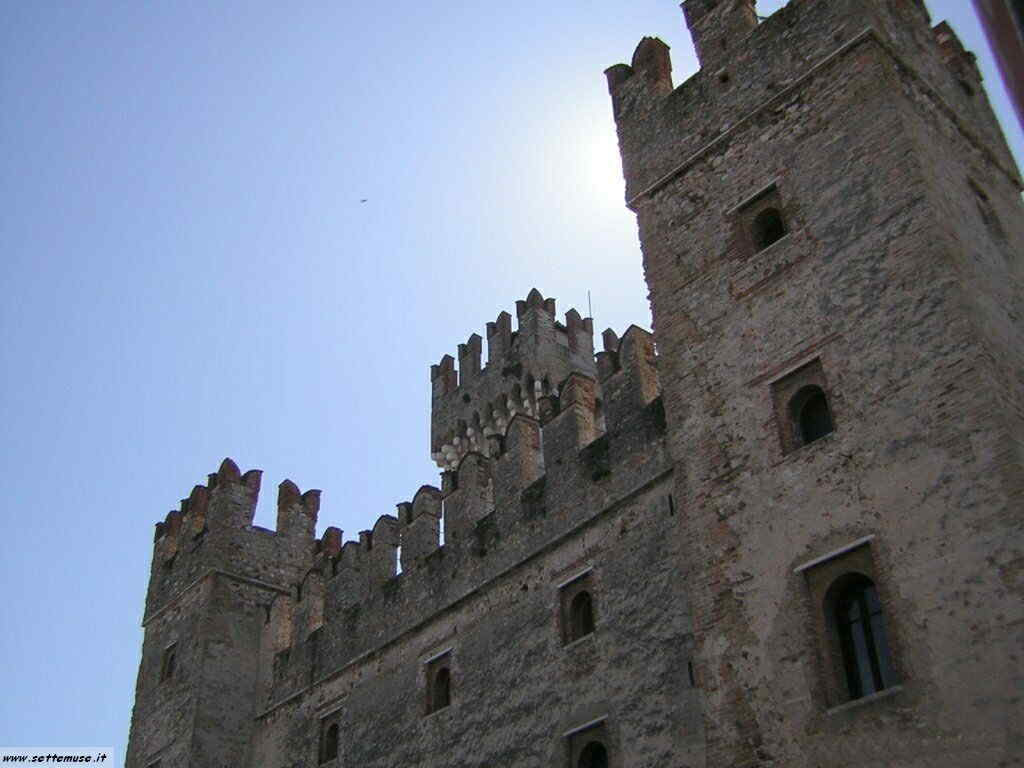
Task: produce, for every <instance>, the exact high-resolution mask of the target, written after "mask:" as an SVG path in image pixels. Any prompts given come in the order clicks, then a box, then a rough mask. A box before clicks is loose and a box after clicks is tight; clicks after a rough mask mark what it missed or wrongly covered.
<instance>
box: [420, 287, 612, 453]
mask: <svg viewBox="0 0 1024 768" xmlns="http://www.w3.org/2000/svg"><path fill="white" fill-rule="evenodd" d="M516 318H517V321H518V328H517V330H516V331H513V330H512V317H511V315H509V313H508V312H502V313H500V314H499V315H498V317H497V319H495V321H494V322H491V323H487V365H486V366H481V359H480V358H481V352H482V341H483V340H482V339H481V337H480V336H479V335H478V334H476V333H474V334H473V335H471V336H470V337H469V339H468V340H467V341H466V343H465V344H460V345H459V348H458V359H459V367H458V371H456V369H455V359H454V358H453V357H452V356H451V355H445V356H444V357H442V358H441V361H440V363H438V364H437V365H433V366H431V369H430V379H431V383H432V390H433V398H432V408H431V419H430V455H431V458H432V459H433V460H434V461H435V462H436V463H437V465H438V466H439V467H441V468H443V469H449V470H451V469H454V468H455V467H456V466H457V465H458V463H459V462H460V461H461V459H462V457H463V456H465V455H466V454H467V453H469V452H471V451H476V452H478V453H481V454H482V455H484V456H487V455H490V453H491V450H492V449H491V448H490V446H489V438H492V437H497V436H500V435H503V434H504V432H505V429H506V427H507V426H508V424H509V422H510V421H511V419H512V417H513V416H515V415H516V414H517V413H525V414H527V415H530V416H537V415H539V410H538V409H539V407H540V406H539V401H540V400H541V399H542V398H544V397H548V396H557V394H558V388H559V387H560V386H561V384H562V382H563V381H564V380H565V378H566V377H567V376H568V375H569V374H570V373H583V374H585V375H587V376H591V377H594V376H596V375H597V369H596V367H595V364H594V325H593V321H592V320H591V319H590V318H589V317H588V318H583V317H581V316H580V314H579V312H577V311H576V310H575V309H570V310H569V311H568V312H567V313H566V315H565V322H564V323H561V322H559V321H558V320H557V319H556V314H555V300H554V299H553V298H547V299H545V298H544V296H543V295H541V293H540V291H538V290H537V289H536V288H534V289H533V290H532V291H530V293H529V295H528V296H527V297H526V299H525V300H520V301H517V302H516Z"/></svg>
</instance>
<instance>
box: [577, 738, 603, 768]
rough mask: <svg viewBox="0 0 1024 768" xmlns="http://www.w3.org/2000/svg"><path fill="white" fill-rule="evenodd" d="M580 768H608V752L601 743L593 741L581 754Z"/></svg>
mask: <svg viewBox="0 0 1024 768" xmlns="http://www.w3.org/2000/svg"><path fill="white" fill-rule="evenodd" d="M578 768H608V750H606V749H605V748H604V744H602V743H601V742H599V741H592V742H590V743H589V744H587V746H585V747H584V748H583V751H582V752H580V761H579V763H578Z"/></svg>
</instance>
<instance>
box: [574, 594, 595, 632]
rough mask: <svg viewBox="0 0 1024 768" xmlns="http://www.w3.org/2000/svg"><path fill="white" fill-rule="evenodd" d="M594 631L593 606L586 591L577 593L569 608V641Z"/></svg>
mask: <svg viewBox="0 0 1024 768" xmlns="http://www.w3.org/2000/svg"><path fill="white" fill-rule="evenodd" d="M593 631H594V604H593V601H592V600H591V599H590V593H589V592H587V591H582V592H577V593H576V596H575V597H573V599H572V603H571V605H570V606H569V636H570V641H572V640H579V639H580V638H581V637H583V636H584V635H589V634H590V633H591V632H593Z"/></svg>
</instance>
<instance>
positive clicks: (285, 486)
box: [277, 480, 320, 540]
mask: <svg viewBox="0 0 1024 768" xmlns="http://www.w3.org/2000/svg"><path fill="white" fill-rule="evenodd" d="M319 512H320V491H319V490H309V491H306V492H305V493H302V492H301V491H300V490H299V487H298V486H297V485H295V483H293V482H292V481H291V480H284V481H283V482H282V483H281V484H280V485H279V486H278V487H277V533H278V534H280V535H284V536H295V537H300V538H309V539H310V540H312V539H313V538H314V535H315V532H316V522H317V517H318V515H319Z"/></svg>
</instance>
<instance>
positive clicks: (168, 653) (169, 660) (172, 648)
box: [160, 643, 178, 682]
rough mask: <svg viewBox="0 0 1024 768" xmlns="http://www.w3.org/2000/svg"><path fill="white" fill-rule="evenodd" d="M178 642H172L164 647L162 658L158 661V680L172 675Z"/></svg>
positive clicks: (175, 663)
mask: <svg viewBox="0 0 1024 768" xmlns="http://www.w3.org/2000/svg"><path fill="white" fill-rule="evenodd" d="M177 660H178V644H177V643H173V644H172V645H169V646H167V648H165V649H164V656H163V659H161V661H160V681H161V682H163V681H164V680H170V679H171V678H172V677H174V670H175V668H176V667H177Z"/></svg>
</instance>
